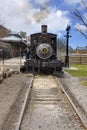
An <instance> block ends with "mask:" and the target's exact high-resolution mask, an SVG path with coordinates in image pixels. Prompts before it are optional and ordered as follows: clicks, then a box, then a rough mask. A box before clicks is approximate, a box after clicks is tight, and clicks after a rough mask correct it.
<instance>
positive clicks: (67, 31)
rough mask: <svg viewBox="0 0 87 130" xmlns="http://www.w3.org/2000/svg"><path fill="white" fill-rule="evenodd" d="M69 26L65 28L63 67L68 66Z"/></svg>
mask: <svg viewBox="0 0 87 130" xmlns="http://www.w3.org/2000/svg"><path fill="white" fill-rule="evenodd" d="M69 31H70V26H67V28H66V35H65V37H66V56H65V67H69V37H71V36H70V35H69Z"/></svg>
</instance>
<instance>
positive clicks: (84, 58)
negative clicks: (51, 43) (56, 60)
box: [60, 54, 87, 64]
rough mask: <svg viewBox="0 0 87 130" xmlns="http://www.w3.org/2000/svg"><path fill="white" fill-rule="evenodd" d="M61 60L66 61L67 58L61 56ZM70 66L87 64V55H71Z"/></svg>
mask: <svg viewBox="0 0 87 130" xmlns="http://www.w3.org/2000/svg"><path fill="white" fill-rule="evenodd" d="M60 60H62V61H63V62H64V61H65V56H61V57H60ZM69 63H70V64H87V55H75V54H74V55H72V54H71V55H69Z"/></svg>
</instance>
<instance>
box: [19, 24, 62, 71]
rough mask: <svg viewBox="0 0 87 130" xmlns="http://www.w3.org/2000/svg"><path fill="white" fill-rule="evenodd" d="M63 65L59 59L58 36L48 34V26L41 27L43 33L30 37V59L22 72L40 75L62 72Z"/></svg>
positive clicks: (22, 68)
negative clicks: (32, 72)
mask: <svg viewBox="0 0 87 130" xmlns="http://www.w3.org/2000/svg"><path fill="white" fill-rule="evenodd" d="M62 67H63V63H62V61H61V60H58V59H57V35H56V34H52V33H48V32H47V25H42V26H41V33H35V34H31V35H30V46H29V59H27V60H26V61H25V63H24V66H22V67H21V71H23V70H24V68H25V71H26V72H29V71H34V72H38V73H53V72H61V71H62Z"/></svg>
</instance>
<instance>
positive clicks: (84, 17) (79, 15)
mask: <svg viewBox="0 0 87 130" xmlns="http://www.w3.org/2000/svg"><path fill="white" fill-rule="evenodd" d="M73 14H74V16H75V18H76V19H77V20H78V22H79V23H78V24H76V25H75V29H76V30H77V31H79V32H80V33H81V34H82V35H83V36H84V37H85V38H86V39H87V1H84V0H82V1H81V3H80V8H79V9H75V10H74V11H73Z"/></svg>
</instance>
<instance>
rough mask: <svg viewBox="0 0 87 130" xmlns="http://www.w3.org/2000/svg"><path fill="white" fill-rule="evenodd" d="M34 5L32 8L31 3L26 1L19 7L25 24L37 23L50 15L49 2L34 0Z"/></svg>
mask: <svg viewBox="0 0 87 130" xmlns="http://www.w3.org/2000/svg"><path fill="white" fill-rule="evenodd" d="M34 5H35V6H34V7H33V4H32V2H31V1H29V0H27V1H25V2H23V5H22V6H21V9H22V12H23V14H24V17H25V19H26V22H30V23H35V22H36V23H39V22H41V21H42V20H43V19H44V18H46V17H47V16H48V14H49V13H50V9H51V8H50V6H49V0H43V1H40V0H36V1H35V3H34Z"/></svg>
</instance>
